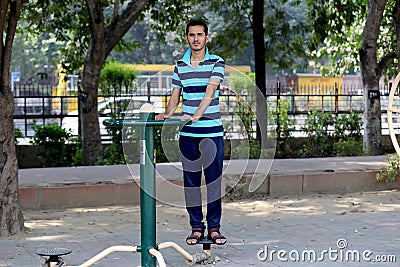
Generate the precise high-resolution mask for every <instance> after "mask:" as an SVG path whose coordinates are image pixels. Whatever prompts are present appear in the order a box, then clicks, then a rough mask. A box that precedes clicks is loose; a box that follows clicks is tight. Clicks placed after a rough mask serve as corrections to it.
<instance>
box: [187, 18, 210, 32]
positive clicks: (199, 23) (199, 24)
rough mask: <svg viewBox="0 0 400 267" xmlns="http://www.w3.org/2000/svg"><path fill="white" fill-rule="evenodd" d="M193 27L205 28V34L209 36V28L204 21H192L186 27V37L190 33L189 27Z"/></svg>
mask: <svg viewBox="0 0 400 267" xmlns="http://www.w3.org/2000/svg"><path fill="white" fill-rule="evenodd" d="M191 26H203V28H204V32H205V33H206V35H208V26H207V24H206V23H205V21H204V20H202V19H192V20H191V21H189V23H188V24H187V25H186V35H187V34H188V33H189V27H191Z"/></svg>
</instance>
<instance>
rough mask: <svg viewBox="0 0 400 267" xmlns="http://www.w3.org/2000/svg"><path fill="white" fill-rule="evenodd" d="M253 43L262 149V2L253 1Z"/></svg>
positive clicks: (264, 109) (264, 121)
mask: <svg viewBox="0 0 400 267" xmlns="http://www.w3.org/2000/svg"><path fill="white" fill-rule="evenodd" d="M253 41H254V58H255V62H254V63H255V76H256V77H255V79H256V86H257V88H258V89H259V90H257V92H256V99H257V100H256V117H257V140H258V141H259V142H260V145H261V147H262V148H266V145H267V144H266V141H267V138H266V137H267V135H266V131H267V104H266V101H265V96H266V93H267V92H266V74H265V43H264V0H253Z"/></svg>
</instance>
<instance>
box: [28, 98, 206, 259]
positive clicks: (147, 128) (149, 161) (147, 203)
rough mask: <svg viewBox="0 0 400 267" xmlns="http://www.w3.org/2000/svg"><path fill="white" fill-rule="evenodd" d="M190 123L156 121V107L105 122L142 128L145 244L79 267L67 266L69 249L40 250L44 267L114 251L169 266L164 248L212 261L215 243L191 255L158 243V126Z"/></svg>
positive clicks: (119, 249)
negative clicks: (74, 263)
mask: <svg viewBox="0 0 400 267" xmlns="http://www.w3.org/2000/svg"><path fill="white" fill-rule="evenodd" d="M189 123H190V121H187V120H186V121H184V120H181V119H167V120H155V112H154V107H153V106H152V105H151V104H148V103H146V104H144V105H143V106H142V107H141V108H140V119H124V120H118V119H110V120H105V121H104V122H103V124H104V125H106V126H109V127H140V178H141V179H140V219H141V226H140V227H141V230H140V234H141V244H140V245H139V246H113V247H109V248H107V249H105V250H103V251H102V252H100V253H99V254H97V255H96V256H94V257H93V258H91V259H89V260H88V261H86V262H85V263H83V264H81V265H78V266H70V265H66V264H65V263H64V261H63V260H62V258H61V256H63V255H67V254H69V253H71V250H69V249H65V248H51V249H40V250H38V251H37V252H36V253H37V254H38V255H39V256H41V257H48V258H47V259H46V261H45V262H44V264H43V265H42V266H43V267H61V266H65V267H88V266H91V265H93V264H94V263H96V262H98V261H99V260H101V259H102V258H104V257H106V256H107V255H109V254H110V253H113V252H131V253H136V252H139V253H141V266H142V267H156V266H157V263H158V264H159V266H160V267H164V266H166V264H165V261H164V258H163V256H162V254H161V253H160V250H161V249H164V248H168V247H170V248H173V249H175V250H176V251H177V252H178V253H180V254H181V255H182V256H183V257H184V258H185V259H186V260H187V261H189V262H191V263H202V262H206V261H208V260H209V259H210V250H211V244H212V243H213V242H212V241H211V240H208V239H202V240H200V242H199V244H202V245H203V253H196V254H194V255H190V254H189V253H188V252H186V251H185V250H184V249H183V248H181V247H180V246H179V245H177V244H176V243H174V242H163V243H160V244H157V243H156V181H155V179H156V173H155V170H156V167H155V159H154V149H155V146H154V143H155V139H154V137H155V129H154V128H155V127H156V126H182V125H185V124H189Z"/></svg>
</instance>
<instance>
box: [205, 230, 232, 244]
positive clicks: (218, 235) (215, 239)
mask: <svg viewBox="0 0 400 267" xmlns="http://www.w3.org/2000/svg"><path fill="white" fill-rule="evenodd" d="M212 233H217V235H215V236H213V237H212V236H211V234H212ZM207 238H208V239H210V240H212V241H213V242H214V244H217V245H225V243H226V241H227V240H226V237H225V236H223V235H221V233H220V231H219V229H218V228H211V229H210V230H208V236H207ZM218 240H223V241H222V242H217V241H218Z"/></svg>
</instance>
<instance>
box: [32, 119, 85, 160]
mask: <svg viewBox="0 0 400 267" xmlns="http://www.w3.org/2000/svg"><path fill="white" fill-rule="evenodd" d="M33 131H34V132H35V134H34V136H33V140H32V141H31V144H33V145H36V146H38V147H40V148H42V149H43V152H42V153H41V154H40V155H39V157H40V158H41V160H42V163H43V167H62V166H72V165H79V164H78V162H76V160H77V158H76V155H77V154H79V150H80V144H81V142H80V141H79V139H76V138H75V139H74V138H72V136H71V133H69V132H67V131H66V130H65V129H64V128H62V127H61V126H59V125H58V124H46V125H39V126H38V125H34V126H33ZM67 144H68V146H67ZM73 155H74V159H73Z"/></svg>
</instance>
